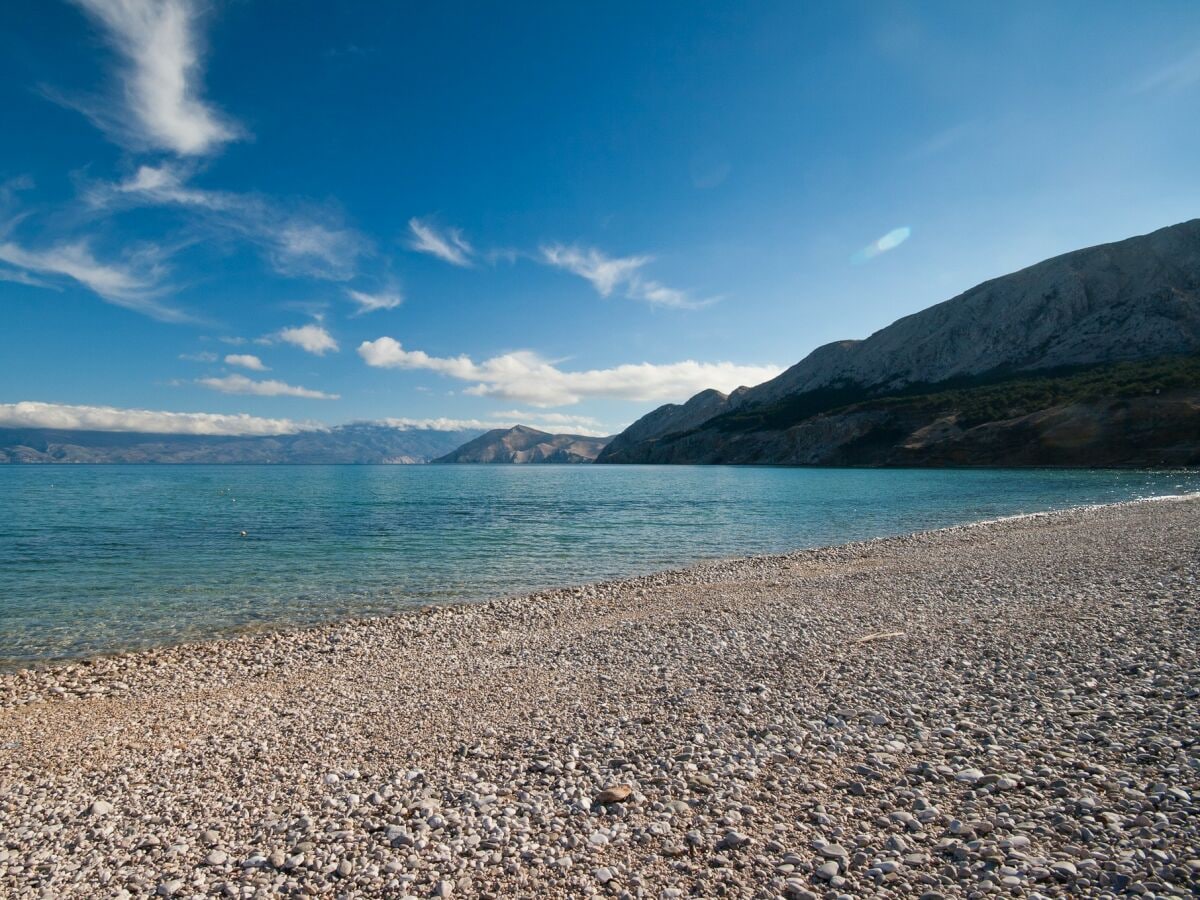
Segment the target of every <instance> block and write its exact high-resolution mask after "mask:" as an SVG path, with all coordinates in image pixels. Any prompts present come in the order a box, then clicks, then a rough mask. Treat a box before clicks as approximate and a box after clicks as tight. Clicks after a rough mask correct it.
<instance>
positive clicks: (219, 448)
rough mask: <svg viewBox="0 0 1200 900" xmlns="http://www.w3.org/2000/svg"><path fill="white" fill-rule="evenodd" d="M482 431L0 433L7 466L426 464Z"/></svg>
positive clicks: (375, 427) (365, 427) (352, 428)
mask: <svg viewBox="0 0 1200 900" xmlns="http://www.w3.org/2000/svg"><path fill="white" fill-rule="evenodd" d="M478 433H479V432H477V431H438V430H434V429H427V428H396V427H392V426H388V425H380V424H353V425H342V426H338V427H335V428H329V429H326V430H322V431H302V432H299V433H297V434H290V435H279V436H270V437H257V436H255V437H225V436H215V435H178V434H135V433H129V432H113V431H55V430H50V429H40V428H38V429H30V428H0V463H293V464H299V463H347V464H353V463H358V464H371V463H373V464H405V463H423V462H428V461H429V460H430V459H433V458H434V457H437V456H441V455H442V454H444V453H446V452H448V451H449V450H452V449H453V448H455V447H457V446H459V445H460V444H462V442H463V441H465V440H468V439H470V438H472V437H474V436H475V435H476V434H478Z"/></svg>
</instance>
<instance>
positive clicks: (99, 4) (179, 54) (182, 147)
mask: <svg viewBox="0 0 1200 900" xmlns="http://www.w3.org/2000/svg"><path fill="white" fill-rule="evenodd" d="M74 2H75V3H76V5H77V6H79V7H80V8H81V9H83V10H84V11H85V12H86V13H88V14H89V15H90V16H91V17H92V18H93V19H94V20H96V21H97V22H98V23H99V24H100V25H101V26H102V27H103V28H104V30H105V32H106V36H107V38H108V40H109V42H110V43H111V44H112V46H113V48H114V49H115V50H116V51H117V52H118V53H119V54H120V55H121V56H122V57H123V58H124V65H123V69H122V71H121V74H120V78H121V82H122V87H123V90H122V92H121V93H122V95H123V102H120V101H114V102H113V104H111V105H115V106H117V107H118V108H117V109H115V110H114V109H110V108H104V107H96V106H95V104H91V103H90V104H88V106H85V107H81V108H83V111H84V112H86V113H87V114H88V115H89V116H90V117H91V118H92V119H93V121H95V122H96V123H97V124H98V125H100V126H101V127H102V128H104V129H105V130H107V131H109V132H110V133H115V134H116V135H117V136H118V137H119V138H121V139H122V140H123V141H124V142H126V143H133V144H135V145H138V146H141V147H143V148H155V149H161V150H169V151H171V152H173V153H176V154H179V155H181V156H196V155H201V154H206V153H210V152H212V151H213V150H215V149H217V148H218V147H220V146H221V145H222V144H224V143H226V142H228V141H231V140H234V139H235V138H237V137H239V136H240V134H241V129H240V128H239V127H238V126H237V125H235V124H234V123H233V122H231V121H230V120H228V119H227V118H226V117H225V116H224V115H223V114H222V113H220V112H218V111H217V110H215V109H213V108H212V107H211V106H210V105H209V104H207V103H206V102H205V101H204V100H203V99H202V93H203V92H202V90H201V84H200V81H201V76H202V69H203V67H202V59H201V55H202V54H201V49H202V41H201V38H200V35H199V24H200V18H201V6H200V5H199V4H197V3H194V2H191V0H74Z"/></svg>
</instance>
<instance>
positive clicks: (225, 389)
mask: <svg viewBox="0 0 1200 900" xmlns="http://www.w3.org/2000/svg"><path fill="white" fill-rule="evenodd" d="M196 384H199V385H202V386H203V387H206V388H211V389H212V390H214V391H220V392H221V393H223V394H253V395H255V396H258V397H303V398H305V399H308V400H337V399H339V395H338V394H327V393H325V392H324V391H314V390H312V389H311V388H306V387H300V386H299V385H294V384H287V383H286V382H283V381H276V380H274V379H270V380H267V381H255V380H254V379H253V378H247V377H246V376H245V375H226V376H224V377H223V378H197V379H196Z"/></svg>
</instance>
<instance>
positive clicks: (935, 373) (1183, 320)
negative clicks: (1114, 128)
mask: <svg viewBox="0 0 1200 900" xmlns="http://www.w3.org/2000/svg"><path fill="white" fill-rule="evenodd" d="M1198 352H1200V219H1197V220H1192V221H1190V222H1184V223H1182V224H1180V225H1174V226H1171V227H1168V228H1163V229H1160V230H1159V231H1156V232H1153V233H1152V234H1148V235H1143V236H1140V237H1134V238H1129V239H1128V240H1124V241H1119V242H1117V243H1114V244H1105V245H1101V246H1098V247H1090V248H1087V249H1084V250H1077V251H1075V252H1073V253H1067V254H1064V255H1063V256H1058V257H1055V258H1053V259H1049V260H1046V261H1044V262H1041V263H1038V264H1037V265H1034V266H1031V267H1029V268H1027V269H1023V270H1021V271H1019V272H1015V273H1013V274H1011V275H1006V276H1003V277H1001V278H996V279H993V280H991V281H988V282H984V283H983V284H981V285H978V286H977V287H974V288H972V289H971V290H969V291H966V292H965V293H963V294H960V295H959V296H957V297H954V298H952V299H950V300H947V301H945V302H943V303H940V304H938V305H936V306H932V307H930V308H929V309H926V310H923V311H921V312H919V313H916V314H914V315H911V316H907V317H905V318H903V319H900V320H898V321H896V322H894V323H893V324H891V325H889V326H888V327H887V328H884V329H882V330H881V331H878V332H876V333H875V334H873V335H871V336H870V337H869V338H867V339H865V340H861V341H841V342H838V343H834V344H827V345H826V346H824V347H820V348H818V349H817V350H815V351H813V352H812V353H811V354H809V356H807V357H806V358H805V359H803V360H802V361H800V362H799V363H797V364H796V365H794V366H792V367H791V368H790V369H788V370H787V371H785V372H783V373H782V374H781V375H779V376H778V377H776V378H774V379H772V380H771V381H768V382H765V383H763V384H761V385H758V386H756V387H752V388H739V389H738V390H737V391H735V392H734V394H733V395H731V396H730V397H727V398H724V399H720V397H721V395H719V394H717V392H714V391H706V392H704V393H703V394H700V395H697V396H696V397H694V398H692V400H690V401H688V403H686V404H683V405H682V406H673V405H668V406H665V407H661V408H659V409H657V410H655V411H653V412H651V413H649V414H648V415H646V416H644V417H642V419H639V420H638V421H637V422H635V423H634V424H633V425H632V426H630V428H629V429H627V430H626V431H625V432H623V433H622V434H620V435H618V436H617V437H616V438H614V440H613V442H612V443H611V445H610V446H609V447H608V448H607V449H606V451H605V452H604V453H602V454H601V456H600V458H599V460H598V461H599V462H653V461H671V462H702V461H717V460H721V461H751V459H750V458H748V457H752V458H753V461H759V462H780V463H782V462H788V461H796V457H795V456H794V455H789V453H787V452H784V449H783V447H784V445H783V444H780V443H779V440H782V436H781V435H775V436H774V437H771V433H773V432H782V431H785V430H787V429H788V428H793V427H795V426H797V425H798V424H799V423H800V422H801V421H803V420H805V419H807V418H811V417H814V416H818V415H823V414H826V413H829V412H831V411H832V410H834V409H837V408H839V407H844V406H846V405H848V404H850V403H851V402H854V401H856V400H862V399H864V398H868V397H884V396H888V395H890V394H895V393H898V392H904V391H911V390H912V389H913V388H914V386H921V385H925V386H929V387H931V388H933V387H936V386H937V385H941V384H948V383H953V382H955V380H960V381H961V380H962V379H970V378H980V377H987V378H991V379H993V380H995V379H1000V378H1003V377H1015V376H1017V375H1019V374H1021V373H1034V372H1044V371H1050V370H1060V371H1061V370H1064V369H1071V368H1075V369H1078V368H1086V367H1090V366H1097V365H1103V364H1111V363H1114V362H1117V361H1120V360H1145V359H1153V358H1161V357H1167V356H1172V355H1186V354H1195V353H1198ZM713 395H716V396H715V397H714V396H713ZM702 398H703V399H702ZM784 407H790V409H791V410H792V412H791V421H786V419H787V416H784V417H783V419H784V420H785V421H779V419H780V416H779V415H775V416H774V427H771V428H764V427H762V426H763V422H762V419H763V418H766V419H768V420H770V419H772V416H771V415H765V416H760V417H759V420H758V421H756V422H754V423H753V424H752V425H749V426H746V427H741V426H738V425H737V424H736V422H735V421H731V420H737V419H739V417H741V418H742V420H743V424H745V422H746V421H749V420H748V419H747V418H746V414H747V413H753V412H754V411H764V412H766V411H771V410H775V411H776V412H778V410H780V409H781V408H784ZM689 409H691V410H692V413H691V414H687V413H685V411H687V410H689ZM706 413H707V414H708V415H707V418H705V417H704V416H705V414H706ZM750 418H751V419H752V418H753V417H752V416H751V417H750ZM697 419H701V421H699V422H697V421H696V420H697ZM854 421H858V420H854ZM854 421H851V420H849V419H844V420H840V421H838V422H837V423H836V425H835V423H834V422H832V421H830V420H829V417H828V416H826V419H825V420H822V421H821V422H820V423H817V422H814V423H812V424H811V425H810V426H809V428H810V429H816V430H822V429H825V430H828V429H830V428H834V429H835V430H836V429H847V428H850V429H853V428H855V427H861V425H862V423H861V422H859V425H857V426H856V425H855V424H854ZM897 427H899V426H897ZM747 428H749V429H750V430H753V431H754V433H756V434H757V435H758V438H757V441H758V444H759V445H760V448H761V449H760V450H759V451H756V452H755V453H753V454H747V453H744V452H740V451H739V452H733V451H732V450H731V447H732V446H733V445H734V444H737V443H739V441H741V440H743V438H738V437H736V435H739V434H740V435H743V436H744V435H745V434H747V433H748V431H747ZM793 437H795V435H793ZM776 439H778V440H776ZM847 440H850V438H847ZM767 448H774V449H770V450H768V449H767ZM801 456H803V454H801ZM828 456H829V454H822V453H817V454H816V455H815V456H814V457H813V458H822V459H825V458H828ZM889 458H890V457H889ZM875 461H876V462H879V463H880V464H885V463H884V461H883V459H882V458H880V459H878V460H875Z"/></svg>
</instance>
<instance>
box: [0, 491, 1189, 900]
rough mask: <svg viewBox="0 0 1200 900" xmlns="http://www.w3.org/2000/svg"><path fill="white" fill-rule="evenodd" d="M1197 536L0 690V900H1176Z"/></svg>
mask: <svg viewBox="0 0 1200 900" xmlns="http://www.w3.org/2000/svg"><path fill="white" fill-rule="evenodd" d="M1196 534H1200V502H1198V501H1197V500H1196V499H1194V498H1193V499H1187V500H1162V501H1156V502H1144V503H1132V504H1121V505H1117V506H1109V507H1097V508H1091V509H1082V510H1071V511H1066V512H1062V513H1053V514H1046V515H1038V516H1031V517H1025V518H1020V519H1011V520H1005V521H1001V522H994V523H986V524H980V525H973V526H965V527H960V528H951V529H946V530H942V531H937V532H930V533H926V534H918V535H909V536H905V537H899V538H891V539H886V540H879V541H869V542H864V543H860V544H850V545H846V546H843V547H827V548H819V549H816V550H804V551H798V552H796V553H789V554H784V555H780V556H771V557H765V556H764V557H754V558H750V559H740V560H719V561H714V562H708V563H703V564H700V565H697V566H694V567H692V568H689V569H686V570H681V571H674V572H659V573H654V574H651V575H646V576H640V577H637V578H631V579H626V580H623V581H619V582H610V583H605V584H592V585H582V586H578V587H570V588H563V589H556V590H551V591H543V592H540V593H537V594H532V595H529V596H526V597H515V598H506V599H499V600H493V601H488V602H484V603H477V604H463V605H458V606H446V607H436V608H434V607H431V608H428V609H426V610H424V611H422V612H420V613H417V614H405V615H396V616H391V617H387V618H378V619H371V620H363V621H357V622H350V623H341V624H335V625H323V626H318V627H314V628H306V629H294V630H291V631H282V632H277V633H276V632H261V633H254V634H247V635H244V636H240V637H235V638H230V639H225V640H220V641H212V642H208V643H196V644H189V645H184V646H179V647H174V648H161V649H156V650H148V651H143V652H139V653H129V654H119V655H116V656H113V657H109V658H104V659H96V660H88V661H81V662H76V663H67V664H63V665H58V666H53V667H50V668H47V669H41V670H37V671H32V670H29V671H23V672H15V673H13V672H10V673H7V674H2V675H0V731H2V732H3V733H4V735H5V740H4V742H3V744H0V768H2V770H3V772H4V775H5V788H4V791H3V793H0V839H2V840H0V896H4V897H13V898H22V900H24V898H30V900H32V898H42V897H55V898H60V897H61V898H91V897H96V896H106V897H107V896H111V897H121V898H131V897H145V896H149V895H158V896H169V897H187V898H189V900H191V898H193V897H196V898H199V897H228V898H239V900H254V898H264V897H272V896H296V897H328V898H347V900H354V898H374V897H397V898H407V897H430V896H434V897H450V896H461V897H468V898H474V897H481V898H482V897H491V898H502V897H525V896H545V897H612V898H614V900H622V898H624V900H648V898H654V897H685V896H703V897H724V898H740V897H763V898H766V897H771V898H778V897H784V898H788V900H817V898H821V900H834V898H837V897H850V898H855V897H871V896H892V897H921V898H924V900H941V898H970V900H977V898H979V900H983V898H989V900H990V898H993V897H995V898H1000V897H1028V898H1031V900H1032V898H1037V897H1041V898H1050V897H1107V898H1114V897H1116V896H1120V895H1125V894H1129V895H1137V896H1140V897H1141V898H1143V900H1150V898H1167V897H1184V896H1188V895H1189V892H1191V891H1192V890H1193V888H1194V886H1195V884H1196V883H1197V882H1200V854H1198V853H1197V847H1200V806H1198V805H1197V802H1196V799H1195V798H1197V797H1200V774H1198V773H1200V719H1198V717H1197V716H1196V715H1195V709H1196V708H1197V705H1198V704H1200V688H1198V687H1197V685H1200V608H1198V607H1200V554H1198V553H1197V552H1196V549H1197V547H1196V543H1195V538H1194V536H1195V535H1196ZM81 761H86V764H81ZM101 798H102V799H101ZM81 811H82V812H81Z"/></svg>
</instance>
